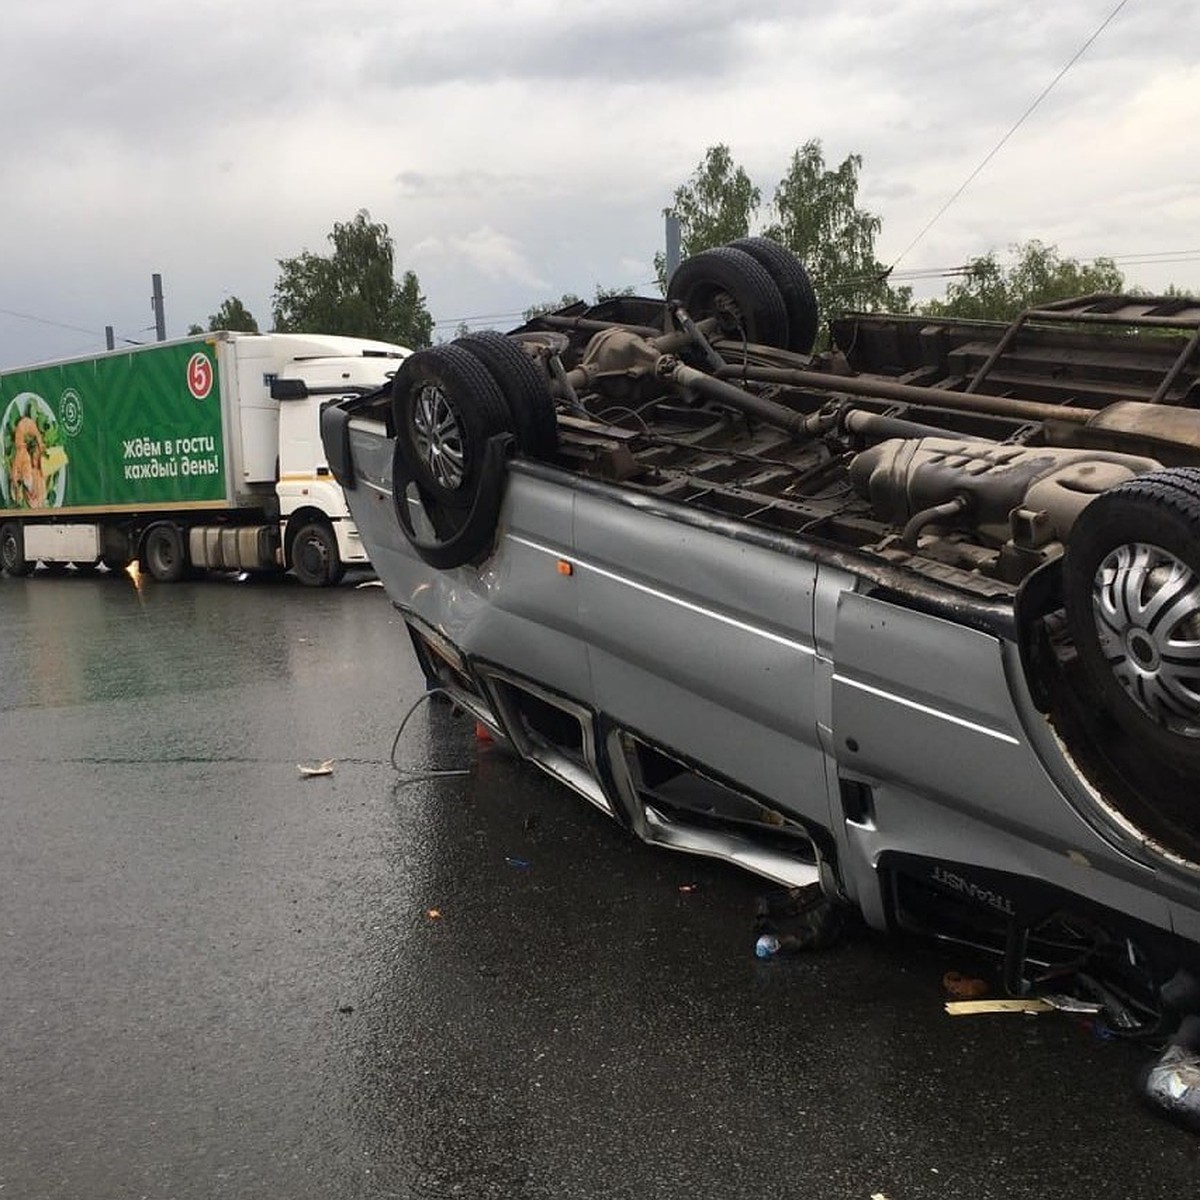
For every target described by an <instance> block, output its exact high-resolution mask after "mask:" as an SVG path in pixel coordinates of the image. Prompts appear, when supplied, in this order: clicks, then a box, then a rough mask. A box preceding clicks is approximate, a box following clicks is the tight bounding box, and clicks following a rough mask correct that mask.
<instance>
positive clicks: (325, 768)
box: [296, 758, 334, 779]
mask: <svg viewBox="0 0 1200 1200" xmlns="http://www.w3.org/2000/svg"><path fill="white" fill-rule="evenodd" d="M333 761H334V760H333V759H332V758H327V759H326V760H325V761H324V762H321V763H318V764H317V765H316V766H315V767H306V766H305V765H304V764H303V763H297V764H296V770H297V771H299V772H300V777H301V778H302V779H315V778H316V777H317V776H318V775H332V774H333Z"/></svg>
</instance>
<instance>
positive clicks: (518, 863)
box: [504, 855, 531, 871]
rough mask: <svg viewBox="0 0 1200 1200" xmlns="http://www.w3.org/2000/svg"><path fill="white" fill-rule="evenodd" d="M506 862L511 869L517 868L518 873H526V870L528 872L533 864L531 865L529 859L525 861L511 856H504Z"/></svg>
mask: <svg viewBox="0 0 1200 1200" xmlns="http://www.w3.org/2000/svg"><path fill="white" fill-rule="evenodd" d="M504 861H505V862H506V863H508V865H509V866H510V867H516V869H517V870H518V871H524V870H527V869H528V868H529V866H530V865H531V864H530V863H529V861H528V859H524V858H513V857H512V856H511V855H505V856H504Z"/></svg>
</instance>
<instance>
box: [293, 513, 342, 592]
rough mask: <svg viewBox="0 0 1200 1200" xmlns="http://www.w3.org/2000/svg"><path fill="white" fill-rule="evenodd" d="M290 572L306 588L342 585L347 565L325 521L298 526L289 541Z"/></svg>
mask: <svg viewBox="0 0 1200 1200" xmlns="http://www.w3.org/2000/svg"><path fill="white" fill-rule="evenodd" d="M292 572H293V574H294V575H295V576H296V578H297V579H298V580H300V582H301V583H302V584H304V586H305V587H332V586H333V585H334V584H336V583H340V582H341V581H342V576H343V575H345V574H346V564H345V563H344V562H342V560H341V556H340V555H339V554H338V544H337V538H336V536H334V532H333V530H332V529H330V528H329V526H328V525H326V524H325V522H324V521H309V522H308V523H307V524H305V525H301V526H300V528H299V529H298V530H297V531H296V536H295V538H294V539H293V540H292Z"/></svg>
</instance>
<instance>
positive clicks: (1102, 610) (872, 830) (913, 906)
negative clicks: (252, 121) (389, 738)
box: [323, 238, 1200, 994]
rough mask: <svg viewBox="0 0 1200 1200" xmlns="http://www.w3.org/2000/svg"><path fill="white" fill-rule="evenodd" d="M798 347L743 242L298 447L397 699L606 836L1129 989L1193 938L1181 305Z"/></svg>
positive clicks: (1192, 370) (429, 371)
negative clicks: (1078, 968) (344, 522)
mask: <svg viewBox="0 0 1200 1200" xmlns="http://www.w3.org/2000/svg"><path fill="white" fill-rule="evenodd" d="M816 333H817V309H816V303H815V299H814V297H813V293H812V288H811V286H810V285H809V281H808V278H807V276H806V274H805V273H804V270H803V267H802V266H801V264H800V263H799V262H798V261H797V260H796V259H794V258H793V257H792V256H791V255H789V254H788V253H787V252H786V251H784V250H783V249H782V248H781V247H779V246H777V245H776V244H774V243H772V242H768V241H765V240H764V239H757V238H750V239H743V240H742V241H740V242H737V243H733V244H732V245H731V246H729V247H725V248H722V249H719V250H712V251H707V252H705V253H703V254H700V255H697V256H695V257H694V258H691V259H688V260H687V261H685V263H684V264H683V265H682V266H681V267H680V269H679V271H678V272H677V273H676V274H675V276H674V277H673V278H672V280H671V283H670V286H669V288H668V294H667V297H666V298H665V300H663V299H642V298H635V297H619V298H615V299H612V300H609V301H606V302H604V303H602V304H599V305H596V306H591V307H588V306H585V305H582V304H580V305H576V306H574V307H573V308H570V309H567V310H564V311H562V312H560V313H558V314H553V315H548V316H544V317H541V318H538V319H537V320H535V321H532V322H530V323H529V324H527V325H525V326H523V327H522V328H521V329H518V330H516V331H514V332H513V333H511V334H509V335H500V334H496V333H491V334H475V335H469V336H467V337H465V338H462V339H459V340H458V341H456V342H455V343H453V344H451V345H446V346H438V347H435V348H432V349H429V350H424V351H421V352H418V353H416V354H414V355H412V356H411V357H410V358H408V359H406V360H405V362H404V363H403V364H402V366H401V367H400V368H399V370H398V372H397V374H396V377H395V380H394V384H393V386H392V387H391V388H389V389H386V390H384V391H381V392H378V393H376V394H374V395H372V396H366V397H355V398H351V399H348V400H345V401H343V402H340V403H338V404H335V405H332V406H330V407H329V408H327V409H326V410H325V412H324V414H323V436H324V440H325V446H326V451H327V455H328V459H329V462H330V464H331V467H332V469H333V470H334V472H335V474H336V476H337V478H338V479H339V480H340V481H341V483H342V484H343V486H344V487H345V488H346V492H347V496H348V499H349V503H350V507H351V510H352V512H353V516H354V520H355V521H356V523H357V525H358V528H359V530H360V531H361V534H362V537H363V540H364V543H365V544H366V546H367V549H368V552H369V554H370V557H371V561H372V562H373V563H374V564H375V567H376V569H377V570H378V572H379V575H380V577H381V579H382V580H383V583H384V585H385V586H386V588H387V590H388V593H389V595H390V597H391V599H392V601H393V602H394V604H395V605H396V607H397V608H398V609H399V611H400V612H401V613H402V614H403V616H404V619H405V621H406V623H407V627H408V630H409V632H410V633H411V636H412V641H413V645H414V647H415V650H416V654H417V656H418V658H419V660H420V663H421V665H422V667H423V669H424V671H425V673H426V675H427V676H428V678H429V680H430V681H431V682H432V683H433V684H435V685H436V686H438V687H440V688H442V689H444V690H445V692H446V693H448V694H449V695H450V696H451V697H452V698H453V699H454V700H455V701H456V702H457V703H458V704H459V705H461V706H462V707H463V708H465V709H467V710H469V711H470V712H471V713H473V714H474V715H475V717H476V718H477V719H478V720H480V721H482V722H485V723H486V724H487V725H488V726H490V727H491V728H492V729H493V730H494V731H495V732H496V733H497V734H498V735H499V736H501V737H502V738H504V739H506V740H507V742H508V743H510V744H511V746H512V747H513V748H514V749H515V750H516V751H517V752H518V753H519V754H521V755H522V756H524V757H525V758H527V759H529V760H530V761H532V762H534V763H536V764H537V765H538V766H539V767H541V768H542V769H543V770H545V771H547V772H549V773H550V774H551V775H553V776H554V777H555V778H556V779H558V780H560V781H561V782H562V783H564V784H565V785H566V786H567V787H569V788H571V789H573V790H574V791H575V792H577V793H579V794H580V795H582V796H583V797H585V798H586V799H587V800H589V801H590V802H591V803H592V804H594V805H595V806H597V807H598V808H599V809H601V810H602V811H603V812H605V813H606V814H608V815H609V816H610V817H612V818H613V819H614V820H616V821H618V822H620V823H621V824H622V825H624V826H626V827H628V829H629V830H630V831H631V832H632V833H634V834H636V835H637V836H638V837H640V838H642V839H644V840H646V841H648V842H652V843H655V844H658V845H661V846H664V847H669V848H672V849H675V850H680V851H685V852H690V853H694V854H702V855H710V856H713V857H716V858H720V859H724V860H727V861H729V862H732V863H736V864H738V865H741V866H743V867H745V868H747V869H749V870H751V871H755V872H757V873H759V874H760V875H762V876H765V877H767V878H769V879H772V880H775V881H778V882H780V883H782V884H785V885H795V886H798V885H805V884H811V883H817V882H819V883H820V885H821V886H822V887H823V888H824V890H825V892H826V893H827V894H828V895H829V896H831V897H833V898H835V899H836V900H838V901H844V902H845V903H847V904H851V905H854V906H856V907H857V908H858V909H859V910H860V911H861V913H862V914H863V916H864V917H865V919H866V920H867V922H868V923H870V924H871V925H872V926H875V927H878V928H881V929H883V928H889V927H893V926H899V927H904V928H913V929H919V930H925V931H932V932H936V933H942V934H948V935H951V936H961V937H965V938H970V939H971V940H972V941H974V942H976V943H983V944H987V945H989V946H993V947H994V948H995V949H996V950H997V951H998V952H1001V953H1003V954H1004V955H1005V962H1006V966H1007V973H1008V974H1007V977H1008V980H1009V982H1010V986H1013V987H1014V988H1016V987H1019V986H1020V980H1021V977H1022V973H1023V972H1025V971H1026V970H1027V968H1028V964H1029V963H1040V964H1043V965H1045V964H1053V963H1055V962H1061V961H1068V960H1074V959H1077V958H1078V957H1079V956H1080V955H1086V954H1098V955H1107V956H1108V957H1110V958H1113V959H1114V960H1119V961H1118V962H1117V964H1116V969H1117V970H1118V972H1120V971H1124V972H1125V974H1126V975H1129V976H1131V977H1136V979H1133V978H1131V979H1130V981H1129V982H1130V988H1129V990H1130V993H1131V994H1132V993H1133V992H1134V991H1136V990H1137V989H1136V988H1135V987H1134V984H1135V983H1140V984H1148V985H1149V988H1148V992H1149V993H1151V994H1152V992H1153V989H1154V987H1155V986H1157V984H1159V983H1160V982H1161V981H1162V980H1165V979H1166V978H1168V977H1169V976H1171V975H1172V974H1174V973H1175V972H1176V971H1177V970H1178V969H1179V968H1180V967H1186V966H1188V964H1194V962H1195V960H1196V959H1197V958H1200V945H1198V944H1200V796H1198V791H1200V412H1198V411H1197V407H1196V406H1197V404H1200V363H1197V361H1196V359H1195V357H1194V351H1195V349H1196V346H1197V344H1198V343H1200V302H1198V301H1192V300H1187V299H1179V298H1170V299H1157V298H1147V297H1132V296H1090V297H1084V298H1081V299H1079V300H1077V301H1070V302H1064V303H1058V304H1053V305H1049V306H1047V307H1045V308H1040V309H1036V310H1031V311H1029V312H1026V313H1023V314H1022V315H1021V317H1020V318H1019V319H1018V320H1017V321H1015V322H1013V323H1012V324H1011V325H1008V326H1003V325H997V324H991V323H986V322H961V321H952V320H942V319H930V318H924V317H918V316H896V317H893V316H880V315H862V316H849V317H845V318H841V319H838V320H836V321H834V322H833V324H832V329H831V342H830V346H829V348H828V349H822V350H820V351H819V352H815V353H814V350H813V347H814V341H815V338H816ZM1143 990H1147V989H1143Z"/></svg>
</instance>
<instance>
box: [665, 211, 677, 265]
mask: <svg viewBox="0 0 1200 1200" xmlns="http://www.w3.org/2000/svg"><path fill="white" fill-rule="evenodd" d="M666 236H667V278H668V279H670V278H671V276H672V275H674V274H675V272H676V271H677V270H678V269H679V262H680V258H681V251H680V237H679V218H678V217H677V216H676V215H675V214H674V213H670V212H669V213H667V214H666Z"/></svg>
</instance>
